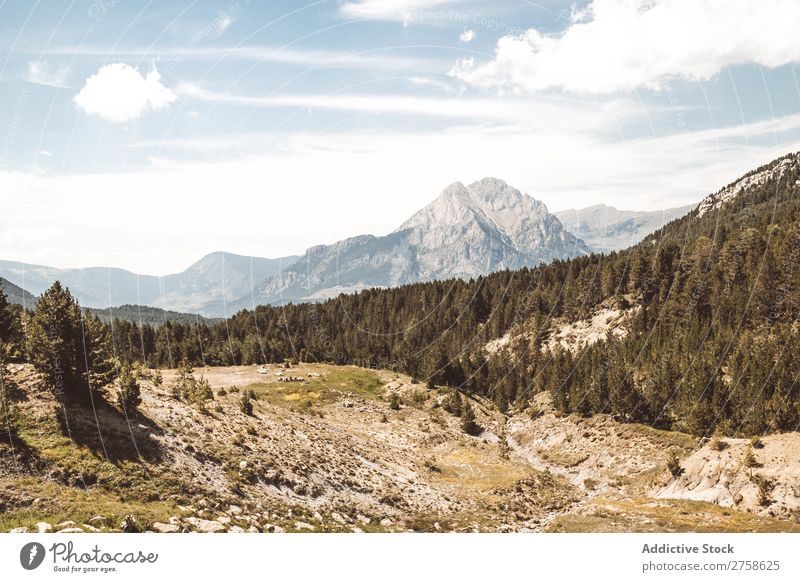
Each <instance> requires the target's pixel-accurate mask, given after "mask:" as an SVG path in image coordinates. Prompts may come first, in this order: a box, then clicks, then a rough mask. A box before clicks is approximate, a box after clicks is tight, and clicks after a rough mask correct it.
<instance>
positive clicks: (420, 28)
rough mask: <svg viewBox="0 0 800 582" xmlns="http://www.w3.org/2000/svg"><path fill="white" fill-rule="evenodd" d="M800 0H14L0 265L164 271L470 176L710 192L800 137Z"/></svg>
mask: <svg viewBox="0 0 800 582" xmlns="http://www.w3.org/2000/svg"><path fill="white" fill-rule="evenodd" d="M797 22H800V3H798V2H796V1H794V0H762V1H761V2H752V1H751V0H583V1H578V2H562V1H556V0H540V1H536V2H534V1H530V0H504V1H502V2H498V1H497V0H317V1H307V0H293V1H288V0H270V2H255V1H249V0H224V1H213V0H204V1H199V0H194V1H189V0H174V1H170V2H169V3H166V2H155V1H153V0H150V1H137V0H125V1H122V0H90V1H88V0H86V1H85V0H73V1H69V2H68V1H64V2H58V3H55V2H41V1H29V0H25V1H22V0H5V1H4V0H0V259H5V260H18V261H24V262H28V263H32V264H44V265H49V266H57V267H87V266H115V267H123V268H127V269H130V270H133V271H136V272H139V273H142V274H153V275H163V274H168V273H172V272H178V271H181V270H183V269H185V268H187V267H188V266H189V265H190V264H192V263H193V262H195V261H196V260H198V259H199V258H200V257H202V256H203V255H205V254H207V253H209V252H212V251H217V250H224V251H228V252H234V253H239V254H244V255H254V256H263V257H280V256H286V255H290V254H300V253H302V252H303V251H304V250H305V249H306V248H307V247H309V246H312V245H316V244H327V243H332V242H335V241H337V240H340V239H343V238H346V237H349V236H355V235H359V234H365V233H370V234H377V235H381V234H386V233H389V232H391V231H392V230H394V229H395V228H397V227H398V226H399V225H400V224H401V223H402V222H404V221H405V219H407V218H408V217H409V216H410V215H411V214H413V213H414V212H415V211H417V210H418V209H420V208H422V207H423V206H424V205H426V204H428V203H429V202H431V201H432V200H433V199H434V198H436V196H437V195H438V194H439V193H440V192H441V191H442V190H443V189H444V188H445V187H447V186H448V185H449V184H451V183H453V182H456V181H461V182H463V183H470V182H472V181H474V180H478V179H480V178H482V177H485V176H493V177H497V178H501V179H503V180H505V181H506V182H508V183H509V184H511V185H513V186H515V187H516V188H518V189H520V190H521V191H523V192H526V193H528V194H530V195H531V196H533V197H535V198H537V199H539V200H542V201H543V202H544V203H545V204H546V205H547V207H548V208H549V209H550V210H552V211H556V210H562V209H565V208H580V207H584V206H589V205H592V204H597V203H606V204H610V205H613V206H616V207H618V208H623V209H633V210H639V209H641V210H652V209H662V208H671V207H675V206H682V205H685V204H689V203H694V202H698V201H699V200H700V199H701V198H702V197H704V196H705V195H707V194H709V193H711V192H714V191H716V190H718V189H719V188H721V187H722V186H724V185H725V184H727V183H729V182H731V181H733V180H734V179H735V178H737V177H738V176H740V175H741V174H743V173H745V172H746V171H748V170H750V169H752V168H754V167H757V166H759V165H761V164H763V163H766V162H768V161H770V160H771V159H773V158H775V157H777V156H779V155H782V154H784V153H787V152H789V151H796V150H798V149H800V147H799V144H800V81H798V74H799V71H798V64H800V35H798V34H797V33H796V30H795V29H796V23H797Z"/></svg>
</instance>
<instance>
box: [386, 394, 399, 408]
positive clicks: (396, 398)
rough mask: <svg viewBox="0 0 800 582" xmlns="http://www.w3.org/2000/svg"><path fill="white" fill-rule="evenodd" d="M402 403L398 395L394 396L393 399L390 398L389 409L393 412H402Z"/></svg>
mask: <svg viewBox="0 0 800 582" xmlns="http://www.w3.org/2000/svg"><path fill="white" fill-rule="evenodd" d="M401 403H402V401H401V400H400V397H399V396H398V395H397V394H392V396H391V398H389V408H391V409H392V410H400V404H401Z"/></svg>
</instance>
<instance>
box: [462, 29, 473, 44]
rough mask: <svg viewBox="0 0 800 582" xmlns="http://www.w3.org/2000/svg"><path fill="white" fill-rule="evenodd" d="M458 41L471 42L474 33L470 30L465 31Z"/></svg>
mask: <svg viewBox="0 0 800 582" xmlns="http://www.w3.org/2000/svg"><path fill="white" fill-rule="evenodd" d="M458 40H460V41H461V42H472V41H473V40H475V31H474V30H472V29H469V30H465V31H464V32H462V33H461V34H460V35H459V36H458Z"/></svg>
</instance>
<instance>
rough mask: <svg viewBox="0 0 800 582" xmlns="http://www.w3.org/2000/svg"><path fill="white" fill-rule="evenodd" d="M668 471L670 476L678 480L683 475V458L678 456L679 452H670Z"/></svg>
mask: <svg viewBox="0 0 800 582" xmlns="http://www.w3.org/2000/svg"><path fill="white" fill-rule="evenodd" d="M667 469H669V472H670V474H671V475H672V476H673V477H675V478H678V477H680V476H681V475H683V467H681V458H680V456H678V452H677V451H674V450H673V451H670V452H669V454H668V455H667Z"/></svg>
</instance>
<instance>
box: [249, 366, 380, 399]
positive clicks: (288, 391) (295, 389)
mask: <svg viewBox="0 0 800 582" xmlns="http://www.w3.org/2000/svg"><path fill="white" fill-rule="evenodd" d="M308 368H309V369H310V370H311V371H319V372H321V373H323V374H324V376H322V377H321V378H308V379H307V380H306V381H304V382H286V383H284V382H277V381H269V382H258V383H255V384H250V385H248V386H246V387H245V388H248V389H251V390H254V391H255V393H256V395H257V396H258V398H259V399H261V400H265V401H267V402H269V403H270V404H276V405H287V404H289V405H297V404H299V405H305V404H307V403H309V402H310V403H311V404H312V405H313V404H329V403H332V402H335V401H337V400H338V399H339V398H341V396H342V394H353V395H354V396H361V397H368V398H375V397H377V396H378V395H379V393H380V389H381V387H382V386H383V384H384V382H383V381H382V380H381V379H380V377H379V376H378V374H376V373H375V372H373V371H372V370H366V369H363V368H356V367H353V366H347V367H335V366H313V367H310V366H309V367H308ZM303 369H304V370H305V368H303ZM293 370H295V369H293ZM295 374H296V375H298V376H299V375H303V372H299V371H292V370H288V371H287V375H295Z"/></svg>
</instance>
